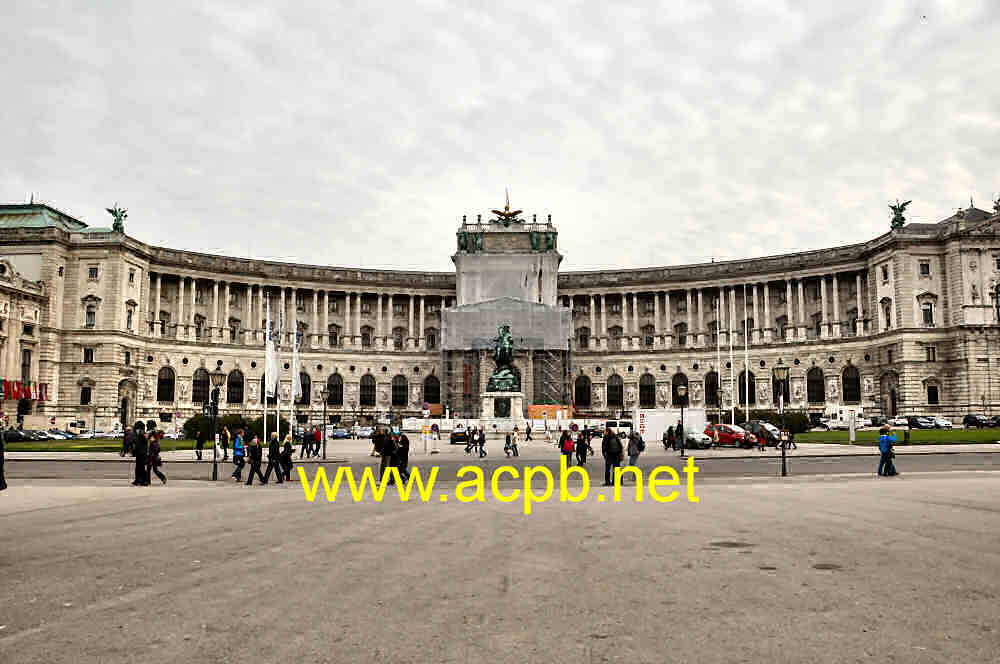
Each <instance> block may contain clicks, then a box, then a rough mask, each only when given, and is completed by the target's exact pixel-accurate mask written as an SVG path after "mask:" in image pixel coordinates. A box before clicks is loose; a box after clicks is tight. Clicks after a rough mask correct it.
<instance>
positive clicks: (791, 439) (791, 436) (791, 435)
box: [788, 431, 799, 450]
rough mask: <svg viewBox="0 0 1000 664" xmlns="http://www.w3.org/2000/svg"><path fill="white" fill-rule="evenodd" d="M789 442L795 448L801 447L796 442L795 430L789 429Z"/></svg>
mask: <svg viewBox="0 0 1000 664" xmlns="http://www.w3.org/2000/svg"><path fill="white" fill-rule="evenodd" d="M788 444H789V445H791V446H792V449H793V450H797V449H799V446H798V445H796V444H795V432H794V431H789V432H788Z"/></svg>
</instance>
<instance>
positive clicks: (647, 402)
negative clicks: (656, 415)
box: [639, 373, 656, 408]
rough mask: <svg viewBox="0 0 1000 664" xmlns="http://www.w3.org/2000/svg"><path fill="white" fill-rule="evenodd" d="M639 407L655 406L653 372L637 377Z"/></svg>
mask: <svg viewBox="0 0 1000 664" xmlns="http://www.w3.org/2000/svg"><path fill="white" fill-rule="evenodd" d="M639 408H656V379H655V378H653V374H648V373H645V374H642V376H641V377H640V378H639Z"/></svg>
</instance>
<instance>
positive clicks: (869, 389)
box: [864, 376, 875, 396]
mask: <svg viewBox="0 0 1000 664" xmlns="http://www.w3.org/2000/svg"><path fill="white" fill-rule="evenodd" d="M864 387H865V394H867V395H869V396H870V395H871V394H872V392H874V390H875V386H874V385H873V384H872V377H871V376H865V380H864Z"/></svg>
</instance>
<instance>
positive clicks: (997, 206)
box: [993, 194, 1000, 214]
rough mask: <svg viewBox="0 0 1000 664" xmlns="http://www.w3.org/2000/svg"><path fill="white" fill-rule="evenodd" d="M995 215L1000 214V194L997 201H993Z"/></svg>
mask: <svg viewBox="0 0 1000 664" xmlns="http://www.w3.org/2000/svg"><path fill="white" fill-rule="evenodd" d="M993 213H994V214H1000V194H997V199H996V200H995V201H993Z"/></svg>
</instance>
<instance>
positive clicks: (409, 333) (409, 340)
mask: <svg viewBox="0 0 1000 664" xmlns="http://www.w3.org/2000/svg"><path fill="white" fill-rule="evenodd" d="M406 313H407V315H408V317H409V319H408V320H407V326H406V350H413V347H414V344H413V293H410V305H409V306H408V307H407V308H406Z"/></svg>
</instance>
